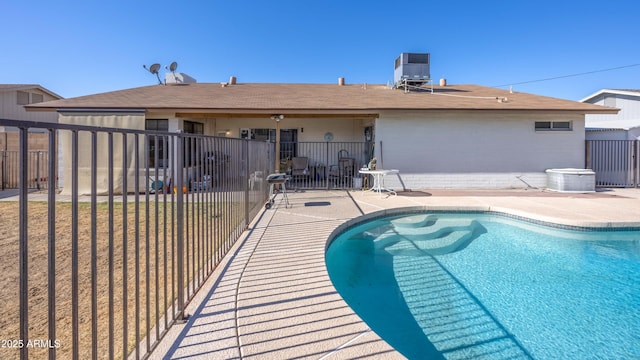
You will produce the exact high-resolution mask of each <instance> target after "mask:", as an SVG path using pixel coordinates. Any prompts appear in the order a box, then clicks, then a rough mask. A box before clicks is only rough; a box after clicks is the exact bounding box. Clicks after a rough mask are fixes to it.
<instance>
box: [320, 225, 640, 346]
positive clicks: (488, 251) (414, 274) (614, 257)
mask: <svg viewBox="0 0 640 360" xmlns="http://www.w3.org/2000/svg"><path fill="white" fill-rule="evenodd" d="M326 262H327V269H328V271H329V275H330V277H331V280H332V282H333V284H334V286H335V287H336V289H337V290H338V292H339V293H340V294H341V295H342V297H343V298H344V299H345V300H346V302H347V303H348V304H349V305H350V306H351V307H352V308H353V309H354V311H355V312H356V313H357V314H358V315H359V316H360V317H361V318H362V319H363V320H364V321H365V322H366V323H367V324H368V325H369V326H370V327H371V329H372V330H374V331H375V332H376V333H378V334H379V335H380V336H381V337H382V338H383V339H385V340H386V341H387V342H388V343H389V344H390V345H391V346H393V347H394V348H395V349H396V350H398V351H399V352H401V353H402V354H403V355H405V356H407V357H408V358H410V359H438V358H441V359H478V358H487V359H519V358H522V359H528V358H534V359H560V358H564V359H587V358H588V359H640V231H586V232H585V231H576V230H562V229H557V228H551V227H546V226H542V225H535V224H533V223H530V222H525V221H521V220H516V219H511V218H508V217H504V216H501V215H498V214H484V213H474V214H460V213H433V214H409V215H406V214H405V215H400V216H393V217H387V218H380V219H376V220H372V221H368V222H364V223H361V224H359V225H355V226H353V227H351V228H349V229H347V230H346V231H344V232H343V233H341V234H340V235H339V236H337V237H336V238H335V239H334V240H333V242H332V243H331V244H330V246H329V248H328V249H327V254H326Z"/></svg>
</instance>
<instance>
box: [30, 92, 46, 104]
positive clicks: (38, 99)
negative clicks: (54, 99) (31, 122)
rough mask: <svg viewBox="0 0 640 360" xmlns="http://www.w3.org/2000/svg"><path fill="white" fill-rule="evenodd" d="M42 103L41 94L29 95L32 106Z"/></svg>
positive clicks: (42, 97)
mask: <svg viewBox="0 0 640 360" xmlns="http://www.w3.org/2000/svg"><path fill="white" fill-rule="evenodd" d="M43 101H44V96H42V94H31V103H32V104H36V103H41V102H43Z"/></svg>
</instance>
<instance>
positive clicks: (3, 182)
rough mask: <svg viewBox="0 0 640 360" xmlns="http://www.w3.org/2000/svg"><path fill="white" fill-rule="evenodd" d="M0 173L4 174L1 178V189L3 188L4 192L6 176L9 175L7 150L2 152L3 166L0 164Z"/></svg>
mask: <svg viewBox="0 0 640 360" xmlns="http://www.w3.org/2000/svg"><path fill="white" fill-rule="evenodd" d="M0 165H1V167H0V172H2V177H1V178H0V182H1V184H0V187H2V190H5V188H4V186H5V182H6V176H7V175H6V174H7V151H6V150H2V164H0Z"/></svg>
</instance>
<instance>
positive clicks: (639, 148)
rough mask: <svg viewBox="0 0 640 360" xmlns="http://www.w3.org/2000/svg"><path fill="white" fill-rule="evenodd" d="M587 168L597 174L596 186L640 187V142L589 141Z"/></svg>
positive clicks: (587, 145) (587, 146) (587, 144)
mask: <svg viewBox="0 0 640 360" xmlns="http://www.w3.org/2000/svg"><path fill="white" fill-rule="evenodd" d="M586 168H588V169H592V170H593V171H594V172H595V173H596V186H601V187H637V186H639V185H640V184H639V182H640V176H639V173H638V172H639V171H640V140H587V142H586Z"/></svg>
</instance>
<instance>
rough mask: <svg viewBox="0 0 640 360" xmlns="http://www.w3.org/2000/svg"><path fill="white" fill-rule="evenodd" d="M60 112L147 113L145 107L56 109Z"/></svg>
mask: <svg viewBox="0 0 640 360" xmlns="http://www.w3.org/2000/svg"><path fill="white" fill-rule="evenodd" d="M56 111H57V112H59V113H146V112H147V111H146V110H145V109H141V108H137V109H116V108H103V109H95V108H59V109H56Z"/></svg>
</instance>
